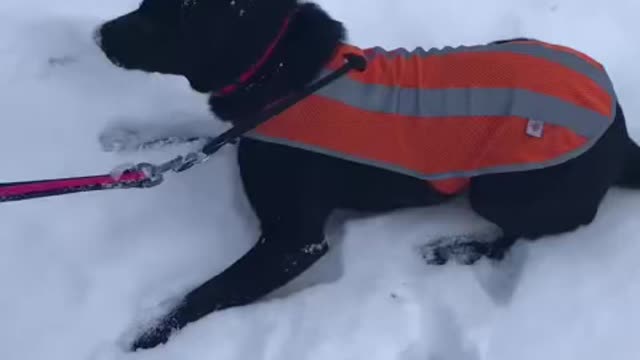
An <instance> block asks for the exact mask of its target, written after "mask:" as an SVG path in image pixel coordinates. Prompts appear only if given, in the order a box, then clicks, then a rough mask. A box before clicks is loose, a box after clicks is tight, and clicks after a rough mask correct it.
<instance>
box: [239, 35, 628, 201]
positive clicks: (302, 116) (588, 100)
mask: <svg viewBox="0 0 640 360" xmlns="http://www.w3.org/2000/svg"><path fill="white" fill-rule="evenodd" d="M347 53H356V54H361V55H365V56H366V57H367V58H368V61H369V65H368V69H367V70H366V71H365V72H361V73H358V72H353V73H351V74H349V75H348V76H346V77H345V78H343V79H341V80H339V81H337V82H336V83H334V84H332V85H331V86H328V87H326V88H324V89H322V90H320V91H319V92H318V93H317V94H316V95H314V96H312V97H311V98H309V99H308V100H305V101H303V102H302V103H300V104H298V105H296V106H294V107H293V108H292V109H290V110H289V111H287V112H285V113H284V114H283V115H281V116H279V117H277V118H274V119H273V120H271V121H269V122H268V123H266V124H264V125H263V126H261V127H260V128H258V129H257V130H256V131H255V132H254V133H253V134H252V135H251V136H252V137H254V138H257V139H260V140H264V141H272V142H276V143H281V144H286V145H290V146H294V147H299V148H303V149H307V150H311V151H316V152H320V153H325V154H330V155H333V156H337V157H341V158H345V159H349V160H352V161H357V162H361V163H365V164H370V165H374V166H378V167H381V168H385V169H390V170H393V171H397V172H400V173H403V174H408V175H411V176H415V177H418V178H421V179H424V180H429V181H430V182H431V183H432V185H433V186H434V187H436V188H437V189H438V190H439V191H441V192H443V193H446V194H452V193H457V192H459V191H461V190H462V189H464V188H465V187H466V185H467V184H468V179H469V178H471V177H473V176H477V175H484V174H492V173H503V172H514V171H525V170H532V169H540V168H545V167H549V166H553V165H557V164H561V163H563V162H565V161H567V160H570V159H572V158H575V157H577V156H579V155H580V154H582V153H584V152H585V151H586V150H588V149H589V148H590V147H591V146H592V145H593V144H594V143H595V142H596V141H597V140H598V139H599V138H600V137H601V136H602V135H603V134H604V133H605V131H606V130H607V129H608V127H609V126H610V125H611V123H612V120H613V117H614V115H615V107H616V94H615V92H614V90H613V85H612V84H611V81H610V79H609V77H608V76H607V73H606V72H605V71H604V68H603V67H602V66H601V65H600V64H599V63H597V62H596V61H595V60H593V59H591V58H590V57H588V56H587V55H584V54H582V53H579V52H577V51H575V50H572V49H569V48H566V47H561V46H556V45H552V44H548V43H544V42H540V41H515V42H505V43H499V44H496V43H494V44H489V45H481V46H472V47H458V48H445V49H432V50H429V51H424V50H423V49H421V48H419V49H417V50H415V51H412V52H409V51H407V50H404V49H398V50H394V51H386V50H384V49H381V48H372V49H367V50H364V51H363V50H361V49H359V48H357V47H353V46H350V45H342V46H341V48H340V50H339V51H338V52H337V53H336V56H335V57H334V59H333V61H332V62H330V63H329V64H328V65H327V66H326V71H331V70H334V69H336V68H338V67H339V66H340V65H341V64H342V63H343V61H344V59H343V57H344V55H345V54H347Z"/></svg>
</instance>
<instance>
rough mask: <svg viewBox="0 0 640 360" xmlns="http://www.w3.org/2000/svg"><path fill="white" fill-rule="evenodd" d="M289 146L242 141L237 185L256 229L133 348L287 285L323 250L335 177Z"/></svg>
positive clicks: (160, 340)
mask: <svg viewBox="0 0 640 360" xmlns="http://www.w3.org/2000/svg"><path fill="white" fill-rule="evenodd" d="M306 156H307V155H305V154H304V153H300V152H295V151H291V149H288V148H284V147H278V146H273V145H268V144H263V143H260V142H255V141H249V140H243V141H242V142H241V144H240V147H239V153H238V157H239V162H240V170H241V177H242V181H243V185H244V189H245V192H246V195H247V198H248V200H249V202H250V203H251V205H252V207H253V209H254V211H255V213H256V215H257V217H258V219H259V220H260V226H261V230H262V236H261V238H260V240H259V241H258V242H257V243H256V245H255V246H254V247H253V248H252V249H251V250H250V251H249V252H248V253H247V254H245V255H244V256H243V257H242V258H240V259H239V260H238V261H236V262H235V263H234V264H233V265H231V266H230V267H229V268H227V269H226V270H225V271H223V272H222V273H221V274H219V275H218V276H215V277H214V278H212V279H211V280H209V281H207V282H206V283H204V284H203V285H201V286H200V287H198V288H197V289H195V290H193V291H192V292H191V293H189V294H188V295H187V296H186V297H185V299H184V301H183V302H182V303H181V304H180V305H179V306H178V308H176V310H175V311H173V312H172V313H171V314H170V315H168V316H167V317H166V318H165V319H163V321H162V322H161V323H160V325H159V326H157V327H155V328H154V329H152V330H151V331H148V332H147V333H145V334H143V335H142V336H141V337H140V338H139V339H138V340H137V341H136V342H135V343H134V345H133V349H138V348H151V347H154V346H156V345H158V344H160V343H164V342H166V341H167V339H168V338H169V336H170V335H171V333H172V331H173V330H174V329H180V328H182V327H184V326H185V325H187V324H188V323H190V322H193V321H196V320H198V319H200V318H202V317H204V316H206V315H207V314H209V313H211V312H213V311H216V310H222V309H225V308H229V307H232V306H241V305H246V304H250V303H252V302H254V301H256V300H258V299H260V298H262V297H263V296H265V295H268V294H269V293H271V292H273V291H274V290H276V289H278V288H279V287H281V286H283V285H285V284H287V283H288V282H289V281H291V280H293V279H294V278H296V277H297V276H298V275H300V274H301V273H302V272H304V271H305V270H307V269H308V268H309V267H310V266H311V265H312V264H313V263H315V262H316V261H317V260H318V259H320V258H321V257H322V256H323V255H324V254H325V253H326V252H327V251H328V245H327V243H326V242H325V235H324V227H325V223H326V221H327V218H328V217H329V215H330V214H331V211H332V210H333V209H334V208H335V204H336V203H337V197H338V196H339V195H338V194H339V193H338V192H336V191H334V190H335V188H336V187H337V186H338V185H339V184H340V180H339V178H338V177H334V176H327V174H329V173H330V172H327V171H323V168H322V166H319V165H318V163H317V161H316V162H313V161H307V157H306Z"/></svg>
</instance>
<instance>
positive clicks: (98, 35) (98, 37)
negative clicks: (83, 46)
mask: <svg viewBox="0 0 640 360" xmlns="http://www.w3.org/2000/svg"><path fill="white" fill-rule="evenodd" d="M93 41H94V42H95V44H96V45H98V47H100V48H101V47H102V26H98V27H97V28H96V29H95V30H93Z"/></svg>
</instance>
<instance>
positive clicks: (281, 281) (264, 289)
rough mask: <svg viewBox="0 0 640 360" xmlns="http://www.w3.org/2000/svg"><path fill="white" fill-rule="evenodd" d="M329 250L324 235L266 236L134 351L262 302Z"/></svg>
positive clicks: (191, 295) (195, 293)
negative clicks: (190, 326) (221, 313)
mask: <svg viewBox="0 0 640 360" xmlns="http://www.w3.org/2000/svg"><path fill="white" fill-rule="evenodd" d="M293 237H295V240H293V239H294V238H293ZM327 250H328V246H327V245H326V243H325V242H323V241H322V238H321V233H317V234H314V236H312V235H311V234H309V233H307V234H306V235H305V234H302V233H298V234H295V233H294V232H287V231H285V232H282V233H280V234H277V235H275V236H269V237H262V238H261V239H260V240H259V242H258V243H257V244H256V245H255V246H254V247H253V248H252V249H251V250H250V251H249V252H248V253H247V254H245V255H244V256H243V257H242V258H240V259H239V260H238V261H236V262H235V263H234V264H233V265H231V266H230V267H229V268H227V269H226V270H225V271H223V272H222V273H220V274H219V275H217V276H215V277H214V278H212V279H211V280H209V281H207V282H206V283H204V284H202V285H201V286H200V287H198V288H196V289H195V290H193V291H191V292H190V293H189V294H188V295H187V296H186V297H185V298H184V300H183V301H182V302H181V304H180V305H179V306H178V307H177V308H176V309H175V310H174V311H172V312H171V313H170V314H169V315H167V316H166V317H165V318H164V319H162V320H161V321H160V322H159V324H158V325H157V326H156V327H154V328H153V329H150V330H149V331H147V332H145V333H144V334H143V335H142V336H140V337H139V338H138V339H137V340H136V341H135V342H134V344H133V345H132V350H137V349H149V348H153V347H155V346H157V345H159V344H162V343H165V342H167V340H168V339H169V337H170V336H171V334H172V333H173V332H174V331H176V330H178V329H181V328H183V327H184V326H186V325H188V324H189V323H191V322H194V321H196V320H199V319H200V318H202V317H204V316H206V315H208V314H210V313H212V312H214V311H217V310H223V309H226V308H229V307H233V306H242V305H246V304H250V303H252V302H254V301H256V300H258V299H260V298H261V297H263V296H265V295H267V294H269V293H271V292H272V291H274V290H276V289H277V288H279V287H281V286H283V285H285V284H286V283H288V282H289V281H291V280H293V279H294V278H295V277H297V276H298V275H300V274H301V273H302V272H304V271H305V270H306V269H307V268H309V267H310V266H311V265H312V264H313V263H315V262H316V261H317V260H318V259H320V258H321V257H322V256H323V255H324V254H325V253H326V252H327Z"/></svg>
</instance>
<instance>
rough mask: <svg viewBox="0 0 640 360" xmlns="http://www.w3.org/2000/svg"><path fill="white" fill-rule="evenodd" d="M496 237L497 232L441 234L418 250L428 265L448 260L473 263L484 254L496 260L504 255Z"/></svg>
mask: <svg viewBox="0 0 640 360" xmlns="http://www.w3.org/2000/svg"><path fill="white" fill-rule="evenodd" d="M496 239H500V234H499V233H497V232H487V233H473V234H465V235H450V236H443V237H440V238H437V239H435V240H434V241H431V242H430V243H428V244H425V245H423V246H421V247H420V249H419V251H420V254H421V256H422V258H423V259H424V261H425V262H426V263H427V264H429V265H444V264H446V263H447V262H449V261H450V260H453V261H455V262H456V263H458V264H460V265H473V264H475V263H476V262H478V260H480V259H481V258H482V257H484V256H486V257H487V258H490V259H496V260H498V259H500V258H502V257H503V256H504V252H505V248H504V247H501V246H499V245H500V244H498V243H496ZM496 245H498V246H496Z"/></svg>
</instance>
